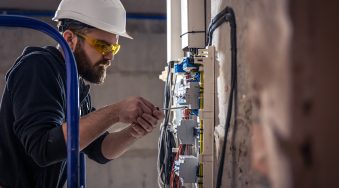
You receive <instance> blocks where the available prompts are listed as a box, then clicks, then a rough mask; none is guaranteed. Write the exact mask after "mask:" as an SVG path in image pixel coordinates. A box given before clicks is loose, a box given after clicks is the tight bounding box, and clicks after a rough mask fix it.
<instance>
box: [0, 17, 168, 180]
mask: <svg viewBox="0 0 339 188" xmlns="http://www.w3.org/2000/svg"><path fill="white" fill-rule="evenodd" d="M44 20H46V21H47V20H48V19H47V18H46V19H44ZM127 28H128V31H129V32H130V34H131V35H132V36H133V37H134V40H129V39H123V38H121V40H120V44H121V45H122V48H121V51H120V52H119V54H118V55H117V56H116V57H115V60H114V63H113V65H112V67H111V68H109V70H108V75H107V80H106V82H105V83H104V84H103V85H100V86H93V87H92V89H91V93H92V97H93V102H94V106H96V107H97V108H99V107H102V106H105V105H108V104H110V103H113V102H117V101H119V100H122V99H123V98H125V97H128V96H143V97H145V98H146V99H149V100H150V101H152V102H153V103H154V104H156V105H158V106H162V101H163V82H162V81H160V80H159V79H158V75H159V74H160V73H161V71H162V70H163V68H164V66H165V64H166V33H165V32H166V31H165V30H166V23H165V21H159V20H128V25H127ZM0 36H1V38H2V41H1V43H0V57H1V64H0V77H1V79H0V88H1V93H2V90H3V86H4V75H5V74H6V71H7V70H8V69H9V68H10V67H11V65H12V64H13V63H14V61H15V59H16V58H17V57H18V56H19V55H20V54H21V52H22V50H23V48H24V47H25V46H28V45H33V46H44V45H55V42H54V41H53V40H52V39H50V38H49V37H48V36H46V35H44V34H41V33H39V32H37V31H32V30H28V29H17V28H16V29H8V28H6V29H5V28H1V29H0ZM121 126H123V125H120V126H117V127H121ZM110 131H114V129H112V130H110ZM158 136H159V131H158V130H156V129H155V130H154V131H153V132H152V133H151V134H149V135H147V136H146V137H144V138H142V139H140V141H138V142H137V143H135V144H134V145H133V147H132V149H131V150H130V151H128V152H127V153H126V154H125V155H123V156H122V157H121V158H119V159H116V160H114V161H111V162H110V163H108V164H107V165H100V164H96V163H94V162H92V161H90V160H88V167H87V183H88V187H157V179H156V178H157V170H156V160H157V141H158ZM112 147H114V146H112Z"/></svg>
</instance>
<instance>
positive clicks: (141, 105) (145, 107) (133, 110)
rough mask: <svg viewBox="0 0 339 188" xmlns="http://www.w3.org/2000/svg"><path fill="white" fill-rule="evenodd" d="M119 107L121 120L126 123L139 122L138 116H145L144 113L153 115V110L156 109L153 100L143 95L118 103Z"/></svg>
mask: <svg viewBox="0 0 339 188" xmlns="http://www.w3.org/2000/svg"><path fill="white" fill-rule="evenodd" d="M118 108H119V121H120V122H124V123H138V118H141V117H143V115H144V114H148V115H151V116H152V115H153V111H154V110H155V109H156V107H155V106H154V105H153V104H152V103H151V102H149V101H147V100H146V99H144V98H142V97H130V98H128V99H125V100H123V101H121V102H119V103H118ZM144 116H145V115H144ZM139 121H140V119H139Z"/></svg>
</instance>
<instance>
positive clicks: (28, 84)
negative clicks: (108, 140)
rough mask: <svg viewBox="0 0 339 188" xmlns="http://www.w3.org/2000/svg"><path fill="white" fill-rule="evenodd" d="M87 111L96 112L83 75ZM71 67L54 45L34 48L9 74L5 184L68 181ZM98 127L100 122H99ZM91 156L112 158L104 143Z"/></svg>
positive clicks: (2, 143) (4, 108) (3, 136)
mask: <svg viewBox="0 0 339 188" xmlns="http://www.w3.org/2000/svg"><path fill="white" fill-rule="evenodd" d="M79 91H80V105H81V115H85V114H87V113H89V112H91V111H92V110H93V109H92V106H91V99H90V95H89V86H88V85H86V84H85V83H84V81H83V80H82V79H81V78H80V79H79ZM65 121H66V66H65V62H64V59H63V57H62V55H61V53H60V52H59V51H58V50H57V49H56V48H54V47H45V48H38V47H28V48H26V49H25V50H24V52H23V54H22V55H21V56H20V57H19V58H18V59H17V60H16V62H15V64H14V65H13V67H12V68H11V69H10V70H9V71H8V73H7V75H6V85H5V88H4V93H3V96H2V100H1V109H0V186H3V187H6V188H7V187H13V188H36V187H43V188H56V187H63V185H64V183H65V181H66V157H67V150H66V143H65V140H64V135H63V132H62V128H61V125H62V124H63V123H64V122H65ZM93 126H95V125H93ZM107 134H108V133H107V132H106V133H105V134H103V135H102V136H100V137H99V138H97V139H96V140H95V141H94V142H92V143H91V144H90V145H89V146H88V147H86V148H85V149H84V150H83V152H85V153H86V154H87V155H88V157H89V158H91V159H93V160H95V161H97V162H99V163H106V162H108V161H109V160H108V159H106V158H105V157H104V156H103V155H102V153H101V144H102V141H103V139H104V137H105V136H106V135H107Z"/></svg>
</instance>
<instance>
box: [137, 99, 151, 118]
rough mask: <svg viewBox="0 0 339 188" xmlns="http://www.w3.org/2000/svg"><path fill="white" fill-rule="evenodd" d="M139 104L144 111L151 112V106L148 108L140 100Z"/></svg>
mask: <svg viewBox="0 0 339 188" xmlns="http://www.w3.org/2000/svg"><path fill="white" fill-rule="evenodd" d="M139 105H140V107H141V110H142V111H143V112H144V113H147V114H152V112H153V111H152V110H151V108H149V107H148V106H147V105H146V104H145V103H144V102H143V101H142V100H141V101H140V103H139ZM141 115H142V114H140V116H141Z"/></svg>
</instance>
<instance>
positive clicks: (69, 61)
mask: <svg viewBox="0 0 339 188" xmlns="http://www.w3.org/2000/svg"><path fill="white" fill-rule="evenodd" d="M0 26H5V27H24V28H30V29H34V30H38V31H41V32H43V33H45V34H47V35H49V36H50V37H52V38H53V39H54V40H56V41H57V42H58V43H59V44H60V46H61V48H62V50H63V51H64V54H65V61H66V71H67V81H66V95H67V116H66V117H67V187H69V188H78V187H84V182H81V183H79V180H80V179H81V180H84V179H85V177H81V178H79V86H78V71H77V66H76V62H75V59H74V56H73V53H72V50H71V49H70V47H69V46H68V44H67V42H66V41H65V40H64V38H63V37H62V35H61V34H60V33H59V32H58V31H57V30H56V29H54V28H53V27H52V26H50V25H48V24H47V23H44V22H42V21H39V20H36V19H33V18H29V17H24V16H14V15H12V16H10V15H2V16H0ZM82 158H83V156H82ZM82 164H83V163H82ZM81 169H84V167H81ZM81 174H82V175H84V174H85V173H84V172H82V173H81Z"/></svg>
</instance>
